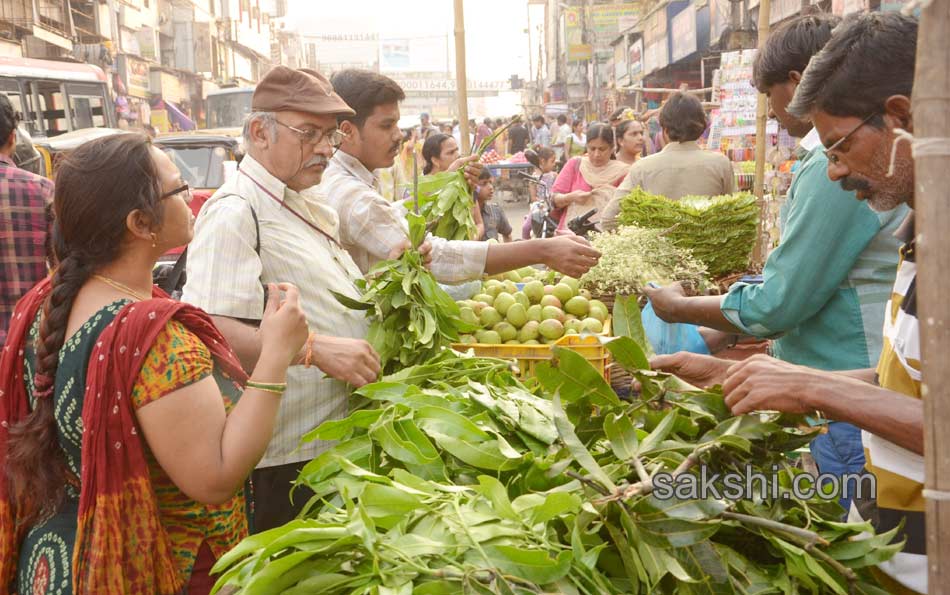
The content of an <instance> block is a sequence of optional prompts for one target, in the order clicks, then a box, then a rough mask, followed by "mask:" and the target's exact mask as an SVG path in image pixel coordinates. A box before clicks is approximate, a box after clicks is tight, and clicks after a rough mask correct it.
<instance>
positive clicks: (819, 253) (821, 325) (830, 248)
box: [721, 144, 907, 370]
mask: <svg viewBox="0 0 950 595" xmlns="http://www.w3.org/2000/svg"><path fill="white" fill-rule="evenodd" d="M827 169H828V159H827V157H825V154H824V151H823V147H822V146H821V145H820V144H819V145H818V146H814V147H811V148H810V150H809V151H808V153H807V155H806V156H805V157H804V159H803V160H802V163H801V166H800V167H799V169H798V172H797V173H796V174H795V178H794V179H793V180H792V186H791V188H790V189H789V192H788V200H787V201H786V204H785V205H784V207H783V209H782V213H781V218H780V221H781V229H782V238H781V241H780V243H779V245H778V247H776V248H775V250H773V251H772V253H771V254H770V255H769V258H768V260H767V261H766V263H765V269H764V270H763V271H762V276H763V278H764V280H763V283H761V284H759V285H749V284H744V283H737V284H735V285H733V286H732V287H731V288H730V290H729V293H728V294H727V295H726V296H725V298H724V299H723V302H722V306H721V309H722V313H723V315H725V317H726V318H727V319H729V321H730V322H732V323H733V324H734V325H735V326H736V327H738V328H740V329H742V330H743V331H744V332H746V333H747V334H750V335H754V336H756V337H762V338H771V339H774V342H773V353H774V355H775V356H776V357H777V358H779V359H781V360H784V361H787V362H791V363H794V364H800V365H805V366H809V367H813V368H819V369H822V370H853V369H860V368H870V367H873V365H874V364H875V362H877V359H878V356H879V355H880V352H881V341H882V339H881V334H882V329H883V324H884V305H885V303H886V302H887V300H888V297H889V296H890V290H891V286H892V285H893V283H894V277H895V275H896V270H897V258H898V248H899V242H898V240H897V238H895V237H894V235H893V234H894V231H895V230H896V229H897V227H898V226H899V225H900V223H901V221H902V220H903V219H904V218H905V217H906V215H907V207H906V206H903V205H902V206H901V207H899V208H897V209H894V210H893V211H888V212H886V213H876V212H874V211H873V210H871V208H870V207H868V206H867V204H866V203H865V202H863V201H859V200H858V199H856V198H855V196H854V193H853V192H847V191H845V190H843V189H842V188H841V186H840V184H838V183H836V182H832V181H831V180H830V179H828V173H827Z"/></svg>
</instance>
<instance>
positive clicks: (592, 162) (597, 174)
mask: <svg viewBox="0 0 950 595" xmlns="http://www.w3.org/2000/svg"><path fill="white" fill-rule="evenodd" d="M584 139H585V140H586V142H587V146H586V149H587V154H586V155H584V156H582V157H572V158H571V159H570V160H569V161H568V162H567V163H566V164H565V165H564V167H563V168H562V169H561V173H559V174H558V176H557V180H556V181H555V182H554V186H553V187H552V189H551V191H552V192H553V195H554V206H555V207H556V208H557V209H558V210H557V211H555V213H556V216H557V217H558V219H559V222H560V223H559V225H558V230H559V231H564V230H566V228H567V227H566V226H567V222H568V221H570V220H571V219H573V218H574V217H577V216H579V215H583V214H584V213H586V212H587V211H589V210H591V209H597V212H596V213H595V214H594V215H593V216H592V217H591V218H590V221H592V222H599V221H600V220H601V216H602V213H603V209H604V206H605V205H606V204H607V203H608V201H609V200H610V198H611V197H612V196H613V192H614V189H615V188H616V187H617V185H618V184H619V183H620V182H621V180H623V177H624V175H625V174H626V173H627V169H628V166H627V164H626V163H624V162H622V161H618V160H616V159H612V157H613V154H614V147H616V143H615V140H614V131H613V128H611V127H610V125H609V124H605V123H603V122H595V123H594V124H591V126H590V128H588V130H587V133H586V134H585V135H584Z"/></svg>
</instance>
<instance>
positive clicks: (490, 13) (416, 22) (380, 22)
mask: <svg viewBox="0 0 950 595" xmlns="http://www.w3.org/2000/svg"><path fill="white" fill-rule="evenodd" d="M453 4H454V3H453V2H452V0H290V14H289V16H288V19H287V21H288V23H291V24H293V26H295V27H296V28H297V29H298V30H299V31H300V32H301V33H303V34H305V35H306V34H307V33H310V34H315V35H316V34H328V33H342V34H345V33H374V32H375V33H378V34H379V36H380V37H381V38H384V39H385V38H416V39H417V40H418V42H420V43H427V44H429V45H431V47H433V50H432V52H433V54H435V53H436V52H438V54H439V57H438V60H439V61H440V62H441V63H442V64H444V63H445V61H446V58H445V56H446V53H448V54H449V59H450V60H451V62H452V71H453V72H454V61H455V40H454V35H453V31H454V16H453ZM532 10H536V7H533V8H532ZM532 18H534V17H532ZM527 27H528V9H527V0H465V37H466V50H465V51H466V64H467V69H468V78H469V79H471V80H504V79H508V78H509V77H510V76H511V75H513V74H518V75H519V76H521V77H523V78H526V77H527V76H528V69H529V67H528V64H529V62H528V52H529V47H528V35H527V33H525V29H527ZM445 35H449V36H450V39H449V44H448V45H449V47H448V48H446V42H445V38H444V36H445ZM531 35H532V39H531V42H532V44H537V41H536V40H535V39H534V37H535V36H536V32H535V31H532V32H531ZM534 47H535V49H534V53H536V52H537V45H535V46H534ZM534 58H535V59H536V55H535V56H534Z"/></svg>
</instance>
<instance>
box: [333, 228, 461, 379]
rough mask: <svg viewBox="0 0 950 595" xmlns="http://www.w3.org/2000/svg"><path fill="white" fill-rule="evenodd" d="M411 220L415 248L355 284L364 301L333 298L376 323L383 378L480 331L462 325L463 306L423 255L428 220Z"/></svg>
mask: <svg viewBox="0 0 950 595" xmlns="http://www.w3.org/2000/svg"><path fill="white" fill-rule="evenodd" d="M407 218H408V222H409V236H410V237H409V240H410V243H411V247H410V248H409V249H407V250H406V251H405V252H403V253H402V255H401V256H400V257H399V258H397V259H395V260H384V261H382V262H379V263H377V264H376V265H375V266H373V268H372V269H370V271H369V272H368V273H367V275H366V279H360V280H358V281H357V282H356V283H357V286H358V287H359V289H360V290H362V291H363V294H362V295H361V296H360V299H359V300H354V299H351V298H349V297H347V296H344V295H341V294H338V293H336V292H334V296H335V297H336V299H337V300H338V301H339V302H340V303H342V304H343V305H344V306H347V307H349V308H352V309H355V310H365V311H366V315H367V317H369V318H370V319H371V322H370V326H369V332H368V333H367V341H369V343H370V344H371V345H372V346H373V348H374V349H375V350H376V352H377V353H378V354H379V357H380V362H381V364H382V367H383V373H384V374H389V373H392V372H394V371H395V370H398V369H401V368H404V367H406V366H412V365H415V364H418V363H421V362H425V361H427V360H429V359H430V358H431V357H433V356H434V355H436V354H438V353H440V352H441V351H442V349H443V347H447V346H448V345H450V344H452V343H454V342H457V341H458V338H459V332H460V331H461V332H471V331H473V330H474V329H475V327H474V326H472V325H470V324H468V323H466V322H464V321H463V320H462V319H461V317H460V313H459V307H458V304H456V303H455V300H453V299H452V298H451V297H449V295H448V294H447V293H445V291H444V290H443V289H442V288H441V287H439V284H438V283H437V282H436V280H435V278H434V277H433V276H432V273H431V272H429V270H428V269H427V268H426V266H425V263H424V262H423V258H422V256H421V255H420V254H419V251H418V249H419V246H420V245H421V244H422V242H423V240H424V239H425V235H426V229H425V220H424V219H423V218H422V217H420V216H417V215H415V214H413V213H409V214H408V215H407Z"/></svg>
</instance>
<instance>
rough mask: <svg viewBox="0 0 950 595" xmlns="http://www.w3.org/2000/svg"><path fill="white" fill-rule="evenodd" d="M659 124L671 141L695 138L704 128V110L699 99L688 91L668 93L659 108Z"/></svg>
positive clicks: (677, 141) (684, 140) (679, 141)
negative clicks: (664, 101)
mask: <svg viewBox="0 0 950 595" xmlns="http://www.w3.org/2000/svg"><path fill="white" fill-rule="evenodd" d="M660 126H662V127H663V129H664V130H666V136H667V138H669V139H670V141H671V142H675V143H681V142H686V141H692V140H696V139H698V138H699V137H701V136H702V135H703V132H705V130H706V112H705V111H704V110H703V104H702V103H700V101H699V99H697V98H696V96H694V95H690V94H689V93H682V92H676V93H673V94H672V95H670V98H669V99H667V100H666V103H664V104H663V107H662V108H661V109H660Z"/></svg>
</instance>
